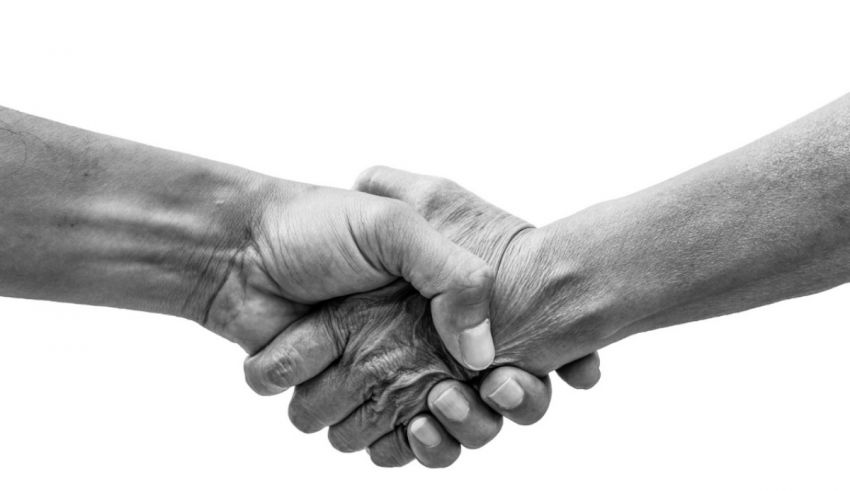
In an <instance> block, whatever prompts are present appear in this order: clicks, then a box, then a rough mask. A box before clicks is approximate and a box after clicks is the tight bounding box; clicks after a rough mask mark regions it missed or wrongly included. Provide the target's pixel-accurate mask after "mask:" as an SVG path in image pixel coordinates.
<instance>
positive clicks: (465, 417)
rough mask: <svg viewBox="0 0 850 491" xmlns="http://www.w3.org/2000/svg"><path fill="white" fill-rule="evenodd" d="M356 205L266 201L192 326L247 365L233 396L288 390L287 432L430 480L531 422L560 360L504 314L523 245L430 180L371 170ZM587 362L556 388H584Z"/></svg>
mask: <svg viewBox="0 0 850 491" xmlns="http://www.w3.org/2000/svg"><path fill="white" fill-rule="evenodd" d="M356 189H357V191H343V190H335V189H328V188H317V187H304V188H303V189H301V190H300V191H299V192H297V193H290V195H289V196H288V197H287V199H285V200H283V199H279V198H277V197H276V196H277V195H276V194H275V193H274V192H269V193H267V197H266V198H265V199H264V200H263V206H261V207H259V208H260V209H261V210H262V211H261V212H260V213H259V214H258V216H257V219H256V220H255V222H256V223H255V224H254V225H253V226H252V228H251V230H250V233H249V234H247V235H249V237H250V240H246V244H245V246H244V247H242V248H240V252H239V253H238V254H237V255H236V257H234V258H233V259H232V261H231V267H230V269H229V270H228V271H227V273H226V275H225V277H224V278H223V280H222V285H221V287H220V289H219V290H218V291H217V293H216V294H215V295H214V296H213V297H212V300H211V302H210V304H209V308H208V310H207V311H206V312H205V314H204V320H203V323H204V324H205V325H206V327H208V328H209V329H211V330H213V331H214V332H217V333H219V334H221V335H223V336H225V337H227V338H229V339H231V340H233V341H235V342H237V343H239V344H240V345H241V346H242V347H243V348H245V349H246V351H248V352H249V354H250V356H249V357H248V358H247V360H246V362H245V373H246V379H247V381H248V384H249V385H250V386H251V387H252V388H253V389H254V390H255V391H256V392H257V393H259V394H262V395H272V394H277V393H280V392H283V391H285V390H287V389H288V388H290V387H295V392H294V394H293V396H292V400H291V402H290V407H289V416H290V419H291V420H292V422H293V424H294V425H295V426H296V427H297V428H298V429H300V430H302V431H305V432H315V431H318V430H320V429H323V428H325V427H329V431H328V438H329V440H330V442H331V444H332V445H333V446H334V447H335V448H337V449H338V450H341V451H344V452H351V451H358V450H363V449H368V450H369V453H370V456H371V459H372V461H373V462H374V463H375V464H377V465H381V466H398V465H404V464H406V463H408V462H410V461H411V460H413V459H414V458H416V459H418V460H419V461H420V462H421V463H422V464H424V465H426V466H430V467H441V466H446V465H449V464H451V463H452V462H454V461H455V460H456V459H457V457H458V455H459V454H460V446H461V445H463V446H466V447H468V448H477V447H480V446H482V445H484V444H486V443H487V442H488V441H490V440H491V439H492V438H493V437H495V436H496V434H497V433H498V432H499V430H500V428H501V424H502V419H501V417H502V416H505V417H507V418H509V419H511V420H513V421H515V422H517V423H520V424H530V423H533V422H535V421H537V420H538V419H539V418H540V417H542V416H543V413H544V412H545V411H546V409H547V407H548V405H549V399H550V395H551V388H550V385H549V381H548V378H547V375H546V374H547V372H548V371H550V370H552V369H553V368H556V367H557V366H560V365H558V363H559V359H560V360H561V361H563V359H562V358H561V356H560V355H561V353H559V352H555V351H553V350H554V349H556V346H555V345H554V344H553V343H552V342H553V341H555V338H554V337H552V336H548V335H547V333H546V332H544V330H541V329H538V327H539V326H535V325H534V322H533V321H532V322H526V321H523V322H519V319H518V318H517V317H516V315H517V314H520V312H519V310H526V309H529V308H531V309H537V308H543V309H545V306H540V305H532V304H528V305H522V303H523V300H522V299H521V298H510V296H512V295H514V293H515V292H512V291H513V289H514V288H515V287H516V286H518V285H519V284H521V283H523V282H526V281H530V280H531V278H528V277H527V274H528V273H529V272H530V271H529V268H532V269H535V265H534V264H532V263H527V262H526V261H528V260H529V259H530V258H527V257H525V258H524V257H518V255H522V254H525V253H526V252H527V251H529V249H527V248H526V247H525V246H524V245H522V246H520V245H519V243H520V242H523V243H528V241H530V240H534V229H533V228H532V227H531V226H530V225H529V224H528V223H526V222H524V221H523V220H520V219H518V218H516V217H514V216H512V215H509V214H508V213H505V212H504V211H502V210H499V209H498V208H496V207H494V206H492V205H490V204H488V203H486V202H484V201H483V200H481V199H479V198H477V197H476V196H474V195H472V194H471V193H469V192H468V191H466V190H464V189H462V188H460V187H459V186H457V185H455V184H453V183H451V182H449V181H446V180H443V179H438V178H433V177H426V176H418V175H414V174H410V173H406V172H401V171H397V170H393V169H389V168H374V169H370V170H369V171H367V172H365V173H364V174H362V175H361V177H360V178H359V179H358V181H357V183H356ZM366 193H368V194H366ZM399 278H401V279H399ZM514 282H516V284H514V285H512V284H511V283H514ZM527 300H528V301H529V302H532V299H530V298H529V299H527ZM522 315H523V316H525V314H522ZM534 317H535V315H532V316H530V317H529V320H532V319H533V318H534ZM490 326H492V328H491V327H490ZM491 329H492V336H493V338H494V339H495V349H494V344H493V341H492V340H491ZM552 334H553V335H554V334H555V333H552ZM588 346H589V344H588ZM592 351H593V350H592V349H588V350H587V352H586V353H579V354H578V355H576V354H573V355H572V357H573V359H574V360H576V361H573V362H572V363H567V364H565V365H564V366H563V367H562V368H561V369H560V370H559V374H561V375H562V377H563V378H564V379H565V380H566V381H567V382H568V383H570V384H571V385H573V386H575V387H580V388H588V387H590V386H592V385H594V384H595V383H596V381H597V380H598V377H599V371H598V357H596V355H595V354H592ZM579 355H580V356H579ZM584 355H588V356H584ZM494 360H495V365H494V366H495V367H496V368H495V369H489V367H490V366H491V365H492V364H493V362H494ZM482 370H485V371H482Z"/></svg>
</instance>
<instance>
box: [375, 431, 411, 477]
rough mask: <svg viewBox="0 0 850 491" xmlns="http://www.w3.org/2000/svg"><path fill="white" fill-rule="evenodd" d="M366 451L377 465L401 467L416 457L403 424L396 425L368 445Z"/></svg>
mask: <svg viewBox="0 0 850 491" xmlns="http://www.w3.org/2000/svg"><path fill="white" fill-rule="evenodd" d="M366 451H367V452H368V453H369V457H370V458H371V459H372V462H373V463H374V464H375V465H377V466H378V467H401V466H404V465H407V464H409V463H410V462H412V461H413V459H415V458H416V456H415V455H413V450H411V449H410V444H408V443H407V428H406V427H404V426H397V427H396V428H395V429H394V430H393V431H391V432H390V433H387V434H386V435H384V436H382V437H381V438H379V439H378V440H377V441H376V442H375V443H373V444H372V445H370V446H369V448H368V449H367V450H366Z"/></svg>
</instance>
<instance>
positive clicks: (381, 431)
mask: <svg viewBox="0 0 850 491" xmlns="http://www.w3.org/2000/svg"><path fill="white" fill-rule="evenodd" d="M394 417H395V414H393V412H392V411H376V410H375V405H374V404H372V403H366V404H362V405H361V406H359V407H357V408H355V409H354V410H353V411H351V412H350V413H348V414H347V415H346V416H345V418H343V419H342V420H341V421H339V422H338V423H337V424H335V425H333V426H331V427H330V428H329V429H328V441H330V442H331V446H333V447H334V448H335V449H337V450H339V451H340V452H356V451H358V450H363V449H364V448H367V447H369V446H370V445H372V444H373V443H375V442H376V441H377V440H378V439H380V438H381V437H382V436H383V435H385V434H387V433H388V432H390V431H392V430H393V428H394V427H395V425H394V424H393V419H394Z"/></svg>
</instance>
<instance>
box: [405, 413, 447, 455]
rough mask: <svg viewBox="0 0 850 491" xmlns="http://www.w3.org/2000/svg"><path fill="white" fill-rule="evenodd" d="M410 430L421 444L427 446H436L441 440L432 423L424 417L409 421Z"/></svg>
mask: <svg viewBox="0 0 850 491" xmlns="http://www.w3.org/2000/svg"><path fill="white" fill-rule="evenodd" d="M410 432H411V433H413V436H415V437H416V439H417V440H419V442H420V443H421V444H422V445H425V446H426V447H428V448H433V447H436V446H437V445H439V444H440V442H441V441H443V438H442V437H441V436H440V432H439V431H437V428H434V425H433V424H431V422H430V421H428V420H427V419H425V418H419V419H416V420H413V422H412V423H410Z"/></svg>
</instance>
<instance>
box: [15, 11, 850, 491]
mask: <svg viewBox="0 0 850 491" xmlns="http://www.w3.org/2000/svg"><path fill="white" fill-rule="evenodd" d="M686 3H688V2H652V1H649V2H648V1H643V2H625V1H623V2H610V1H609V2H604V1H603V2H563V1H562V2H501V1H482V2H459V1H430V2H401V1H387V2H362V1H351V0H347V1H340V2H322V1H311V2H289V3H286V2H245V1H242V2H238V6H237V2H233V3H232V4H230V5H226V4H223V3H214V2H198V3H196V4H189V3H187V2H151V1H147V2H139V3H138V4H137V5H136V6H135V7H133V8H128V7H126V6H121V7H119V6H118V5H119V4H122V2H103V3H95V2H55V3H47V2H39V1H23V0H19V1H15V2H3V3H2V7H0V54H2V57H0V104H2V105H5V106H8V107H12V108H16V109H19V110H23V111H26V112H30V113H33V114H37V115H40V116H44V117H48V118H51V119H55V120H59V121H62V122H66V123H69V124H73V125H76V126H81V127H84V128H88V129H92V130H96V131H100V132H103V133H108V134H113V135H117V136H122V137H125V138H129V139H134V140H138V141H142V142H145V143H149V144H153V145H158V146H162V147H166V148H171V149H176V150H181V151H184V152H188V153H194V154H199V155H202V156H205V157H210V158H214V159H217V160H222V161H226V162H230V163H234V164H237V165H241V166H244V167H248V168H251V169H255V170H258V171H262V172H265V173H269V174H273V175H276V176H280V177H286V178H289V179H294V180H301V181H309V182H314V183H321V184H327V185H334V186H340V187H348V186H349V185H350V184H351V182H352V181H353V179H354V177H355V176H356V175H357V173H358V172H359V171H360V170H362V169H363V168H365V167H367V166H369V165H372V164H378V163H380V164H387V165H393V166H398V167H402V168H405V169H408V170H414V171H420V172H426V173H431V174H440V175H443V176H446V177H450V178H452V179H454V180H456V181H458V182H460V183H462V184H463V185H465V186H467V187H468V188H470V189H472V190H474V191H475V192H477V193H479V194H481V195H483V196H484V197H486V198H488V199H490V200H491V201H493V202H494V203H496V204H498V205H500V206H502V207H504V208H506V209H508V210H510V211H513V212H515V213H516V214H518V215H520V216H522V217H524V218H526V219H528V220H530V221H532V222H534V223H536V224H539V225H542V224H545V223H547V222H549V221H552V220H554V219H556V218H559V217H562V216H565V215H568V214H570V213H572V212H574V211H577V210H579V209H581V208H583V207H585V206H588V205H590V204H592V203H594V202H597V201H600V200H603V199H607V198H612V197H616V196H619V195H622V194H625V193H629V192H632V191H636V190H638V189H640V188H642V187H645V186H648V185H650V184H652V183H655V182H657V181H659V180H662V179H665V178H668V177H671V176H673V175H675V174H677V173H679V172H681V171H683V170H685V169H688V168H690V167H692V166H695V165H697V164H700V163H702V162H704V161H706V160H708V159H710V158H712V157H715V156H717V155H719V154H721V153H724V152H727V151H730V150H732V149H734V148H736V147H738V146H740V145H743V144H745V143H747V142H749V141H751V140H753V139H755V138H757V137H759V136H761V135H763V134H765V133H767V132H770V131H772V130H774V129H776V128H778V127H779V126H782V125H784V124H786V123H788V122H790V121H792V120H794V119H796V118H797V117H800V116H802V115H804V114H806V113H807V112H809V111H811V110H813V109H815V108H817V107H819V106H821V105H823V104H825V103H827V102H829V101H831V100H833V99H835V98H837V97H839V96H841V95H842V94H844V93H846V92H848V91H849V90H850V62H848V60H850V57H848V47H850V30H848V25H850V24H848V18H850V17H848V14H850V11H849V10H848V8H842V3H845V4H846V2H835V3H833V4H825V3H820V2H812V1H807V2H798V3H797V4H796V5H795V4H786V3H782V2H775V1H773V2H764V3H748V2H740V1H736V2H718V1H714V2H703V5H704V6H702V7H694V6H685V4H686ZM0 206H2V204H0ZM33 247H34V248H35V247H38V245H37V244H33ZM848 295H850V289H848V288H837V289H835V290H833V291H830V292H827V293H825V294H821V295H817V296H815V297H810V298H805V299H799V300H793V301H789V302H785V303H781V304H778V305H773V306H770V307H766V308H761V309H758V310H755V311H750V312H747V313H744V314H739V315H735V316H731V317H726V318H721V319H714V320H710V321H706V322H700V323H698V324H693V325H687V326H681V327H676V328H670V329H666V330H663V331H660V332H655V333H651V334H645V335H640V336H637V337H634V338H632V339H629V340H626V341H624V342H622V343H620V344H619V345H615V346H612V347H610V348H607V349H605V350H604V351H603V352H602V356H603V370H604V374H603V380H602V382H601V383H600V385H599V386H598V387H597V388H596V389H594V390H591V391H588V392H577V391H573V390H569V389H568V388H566V387H563V386H561V384H560V383H556V393H555V398H554V402H553V405H552V407H551V409H550V411H549V414H548V415H547V417H546V418H545V419H544V420H543V421H542V422H541V423H539V424H538V425H536V426H533V427H528V428H523V427H517V426H514V425H511V424H507V425H506V426H505V428H504V430H503V432H502V434H501V435H500V436H499V438H497V439H496V440H495V441H494V442H493V443H491V444H490V445H489V446H488V447H486V448H484V449H481V450H476V451H466V452H464V454H463V455H462V456H461V459H460V460H459V461H458V463H457V464H456V465H455V466H454V467H452V468H450V469H447V470H441V471H432V470H427V469H424V468H421V467H418V466H417V465H415V464H413V465H410V466H408V467H406V468H403V469H395V470H383V469H378V468H375V467H373V466H372V465H371V463H370V462H369V459H368V458H367V456H366V455H365V454H363V453H359V454H351V455H344V454H339V453H336V452H335V451H334V450H333V449H332V448H331V447H330V445H329V444H328V443H327V442H326V440H325V438H324V436H323V435H322V434H319V435H302V434H300V433H298V432H297V431H295V430H294V429H293V428H292V427H291V426H290V425H289V423H288V421H287V419H286V411H285V408H286V404H287V399H288V396H286V395H285V396H280V397H276V398H268V399H263V398H260V397H258V396H255V395H254V394H253V393H252V392H250V390H249V389H248V388H247V387H246V386H245V385H244V383H243V380H242V368H241V362H242V356H243V355H242V353H241V352H240V350H239V349H238V348H237V347H236V346H235V345H230V344H229V343H227V342H225V341H223V340H221V339H218V338H216V337H215V336H213V335H211V334H209V333H207V332H206V331H204V330H203V329H201V328H200V327H198V326H195V325H192V324H190V323H188V322H186V321H182V320H178V319H171V318H167V317H162V316H155V315H149V314H141V313H135V312H125V311H117V310H108V309H101V308H93V307H84V306H69V305H57V304H50V303H43V302H42V303H39V302H31V301H20V300H2V301H0V312H2V317H0V319H2V327H0V388H2V390H1V391H0V489H9V490H22V489H87V490H92V489H264V490H265V489H343V490H345V489H352V488H354V489H423V490H425V489H427V490H433V489H482V490H499V489H509V490H518V489H528V490H537V489H550V488H555V487H558V488H563V489H581V490H592V489H615V488H628V489H653V490H659V489H671V490H672V489H676V490H679V489H718V488H723V489H781V488H785V489H802V488H810V489H811V488H814V489H841V488H844V489H846V488H847V487H848V486H850V476H848V467H847V462H848V456H850V448H848V445H850V443H848V442H850V422H848V418H847V415H848V414H849V413H850V399H848V397H847V393H848V384H847V382H846V381H847V376H848V374H850V359H848V357H847V356H846V353H847V351H848V349H850V330H848V326H847V316H846V312H847V308H846V306H847V300H848Z"/></svg>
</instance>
